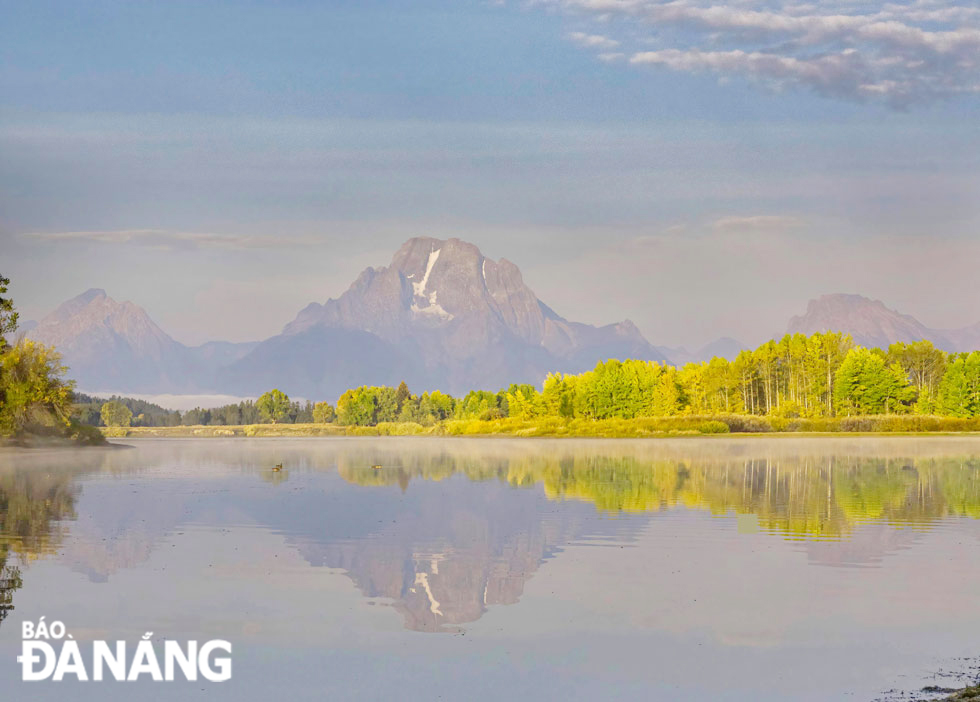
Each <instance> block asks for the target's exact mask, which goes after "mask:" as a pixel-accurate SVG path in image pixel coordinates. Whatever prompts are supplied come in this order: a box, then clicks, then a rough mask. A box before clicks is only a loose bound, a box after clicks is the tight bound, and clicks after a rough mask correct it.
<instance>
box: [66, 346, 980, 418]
mask: <svg viewBox="0 0 980 702" xmlns="http://www.w3.org/2000/svg"><path fill="white" fill-rule="evenodd" d="M83 397H84V396H83ZM84 399H85V400H86V403H82V404H80V410H79V411H80V413H81V421H83V422H85V423H90V424H94V425H99V424H101V425H106V426H177V425H240V424H258V423H269V422H272V423H308V422H313V423H329V422H335V423H337V424H341V425H347V426H376V425H378V424H382V423H395V422H402V423H415V424H420V425H422V426H431V425H433V424H437V423H439V422H442V421H444V420H448V419H465V420H470V419H473V420H494V419H503V418H507V417H512V418H516V419H520V420H530V419H535V418H545V417H557V418H566V419H595V420H600V419H616V418H618V419H634V418H642V417H682V416H713V415H749V416H760V417H774V418H775V417H778V418H785V419H793V418H821V417H862V416H868V415H938V416H945V417H963V418H969V417H978V416H980V352H976V351H975V352H972V353H946V352H944V351H942V350H940V349H937V348H936V347H935V346H934V345H933V344H932V343H931V342H929V341H919V342H915V343H895V344H892V345H891V346H890V347H889V348H888V349H887V350H882V349H875V348H872V349H867V348H863V347H860V346H856V345H855V344H854V342H853V341H852V339H851V337H850V336H848V335H846V334H842V333H836V332H826V333H817V334H813V335H810V336H806V335H803V334H794V335H786V336H784V337H783V338H782V339H779V340H772V341H769V342H767V343H765V344H763V345H761V346H760V347H758V348H757V349H755V350H753V351H743V352H741V353H740V354H739V355H738V356H737V357H736V358H735V359H734V360H732V361H728V360H726V359H724V358H717V357H716V358H713V359H711V360H710V361H706V362H702V363H688V364H686V365H684V366H681V367H675V366H671V365H668V364H661V363H657V362H654V361H637V360H626V361H619V360H616V359H610V360H606V361H600V362H599V363H597V364H596V366H595V367H594V368H593V369H592V370H590V371H586V372H584V373H578V374H562V373H552V374H549V375H548V376H547V377H546V378H545V380H544V383H543V384H542V386H541V387H540V389H539V388H538V387H535V386H534V385H530V384H512V385H510V386H509V387H507V388H502V389H500V390H498V391H496V392H493V391H488V390H472V391H470V392H468V393H467V394H466V395H464V396H463V397H453V396H452V395H449V394H447V393H443V392H440V391H438V390H433V391H431V392H423V393H421V394H415V393H412V392H411V391H410V390H409V388H408V386H407V385H406V384H405V383H404V382H402V383H400V384H399V385H398V386H397V387H390V386H368V385H365V386H361V387H358V388H352V389H350V390H347V391H346V392H344V394H343V395H341V396H340V398H339V399H338V400H337V403H336V406H334V405H331V404H329V403H327V402H317V403H311V402H306V403H305V404H302V405H301V404H300V403H299V402H295V401H291V400H290V399H289V397H288V396H287V395H286V394H285V393H282V392H281V391H279V390H271V391H269V392H267V393H265V394H264V395H262V396H261V397H260V398H258V400H256V401H254V402H253V401H250V400H249V401H244V402H240V403H238V404H231V405H225V406H223V407H216V408H212V409H201V408H197V409H194V410H190V411H188V412H185V413H183V414H182V413H180V412H174V411H169V410H165V409H163V408H161V407H158V406H156V405H150V404H149V403H145V402H142V401H139V400H132V399H128V398H111V399H110V400H108V401H100V400H96V399H93V398H84Z"/></svg>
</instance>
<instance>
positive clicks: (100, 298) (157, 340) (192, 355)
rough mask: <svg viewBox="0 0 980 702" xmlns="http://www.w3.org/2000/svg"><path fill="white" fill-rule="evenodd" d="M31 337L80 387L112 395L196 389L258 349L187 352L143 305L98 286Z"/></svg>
mask: <svg viewBox="0 0 980 702" xmlns="http://www.w3.org/2000/svg"><path fill="white" fill-rule="evenodd" d="M27 336H28V337H29V338H32V339H36V340H37V341H40V342H42V343H45V344H49V345H53V346H55V347H56V348H57V349H58V351H59V352H60V353H61V354H62V357H63V359H64V362H65V363H66V364H67V365H68V366H69V367H70V369H71V372H70V376H71V377H72V378H73V379H75V380H76V381H77V383H78V386H79V388H82V389H85V390H93V391H99V390H107V391H113V392H148V393H163V392H193V391H197V390H200V389H202V388H203V387H205V386H206V385H207V384H208V382H209V381H208V377H209V376H212V375H213V374H214V371H215V369H216V368H218V367H220V366H223V365H227V364H228V363H231V362H233V361H234V360H237V359H238V358H239V357H240V356H241V355H243V354H244V353H246V352H247V351H249V350H251V349H252V348H254V346H255V345H254V344H230V343H228V342H215V343H210V344H205V345H203V346H199V347H196V348H188V347H186V346H184V345H183V344H181V343H179V342H177V341H175V340H174V339H172V338H171V337H170V336H169V335H167V334H166V333H165V332H164V331H163V330H162V329H160V327H159V326H157V324H156V323H155V322H154V321H153V320H152V319H151V318H150V316H149V315H148V314H147V313H146V311H145V310H144V309H143V308H142V307H139V306H137V305H135V304H133V303H132V302H116V301H115V300H113V299H112V298H111V297H109V296H108V295H106V292H105V290H100V289H98V288H92V289H91V290H87V291H85V292H84V293H82V294H81V295H79V296H78V297H74V298H72V299H71V300H68V301H67V302H65V303H63V304H62V305H61V306H59V307H58V309H56V310H55V311H54V312H52V313H51V314H49V315H48V316H46V317H44V318H43V319H42V320H40V321H39V322H37V323H36V324H35V325H34V326H32V327H30V328H29V329H28V330H27Z"/></svg>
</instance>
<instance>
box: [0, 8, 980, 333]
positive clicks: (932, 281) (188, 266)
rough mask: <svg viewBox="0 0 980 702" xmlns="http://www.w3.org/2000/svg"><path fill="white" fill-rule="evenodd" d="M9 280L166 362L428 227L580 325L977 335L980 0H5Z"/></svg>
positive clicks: (28, 314) (2, 53) (3, 261)
mask: <svg viewBox="0 0 980 702" xmlns="http://www.w3.org/2000/svg"><path fill="white" fill-rule="evenodd" d="M0 16H2V17H3V18H4V19H3V21H2V22H0V272H2V273H3V274H4V275H6V276H8V277H10V278H11V279H12V281H13V284H12V286H11V292H12V294H13V295H14V297H15V301H16V303H17V304H18V307H19V308H20V309H21V311H22V314H23V317H24V318H25V319H30V318H37V317H40V316H43V315H44V314H46V313H47V312H49V311H50V310H51V309H52V308H53V307H55V306H56V305H57V304H59V303H60V302H62V301H63V300H65V299H67V298H69V297H71V296H74V295H76V294H78V293H80V292H82V291H83V290H85V289H87V288H89V287H102V288H105V289H106V290H107V292H108V293H109V294H110V295H111V296H112V297H115V298H116V299H119V300H124V299H128V300H132V301H134V302H136V303H138V304H140V305H142V306H143V307H145V308H146V309H147V310H148V311H149V312H150V314H151V315H152V316H153V317H154V319H156V320H157V322H158V323H160V325H161V326H162V327H163V328H164V329H165V330H166V331H168V332H169V333H170V334H171V335H173V336H174V337H175V338H177V339H178V340H180V341H183V342H185V343H199V342H202V341H205V340H209V339H230V340H248V339H258V338H264V337H266V336H269V335H271V334H274V333H276V332H278V331H279V330H280V328H281V327H282V326H283V324H285V323H286V322H287V321H289V320H290V319H291V318H292V317H293V316H294V315H295V314H296V312H297V311H298V310H299V309H300V308H301V307H303V306H305V305H306V304H307V303H309V302H311V301H313V300H316V301H321V302H322V301H324V300H326V299H327V298H328V297H335V296H337V295H339V294H340V293H342V292H343V291H344V290H345V289H346V287H347V286H348V285H349V284H350V282H351V281H352V280H353V279H354V278H355V277H356V275H357V273H358V272H359V271H360V270H361V269H362V268H364V267H365V266H367V265H375V266H380V265H387V263H388V262H389V260H390V258H391V255H392V253H393V252H394V250H395V249H396V248H397V247H398V246H399V245H400V244H401V243H402V242H403V241H404V240H405V239H407V238H409V237H411V236H416V235H430V236H439V237H448V236H457V237H460V238H462V239H466V240H469V241H472V242H474V243H476V244H477V245H478V246H480V247H481V248H482V249H483V251H484V253H486V254H487V255H489V256H492V257H494V258H499V257H506V258H508V259H510V260H512V261H514V262H515V263H517V264H518V265H519V266H520V267H521V269H522V271H523V272H524V275H525V278H526V280H527V281H528V283H529V284H530V285H531V287H532V288H533V289H534V290H535V291H536V292H537V293H538V295H539V297H541V299H542V300H544V301H545V302H546V303H548V304H549V305H551V306H552V307H553V308H554V309H556V310H557V311H558V312H559V313H561V314H564V315H566V316H568V317H570V318H572V319H576V320H581V321H587V322H593V323H607V322H612V321H617V320H619V319H622V318H626V317H628V318H630V319H632V320H633V321H635V322H636V323H637V324H638V325H639V326H640V328H641V329H642V331H643V332H644V333H645V334H646V336H647V337H648V338H649V339H650V341H651V342H653V343H655V344H663V345H678V344H685V345H688V346H691V347H695V346H698V345H700V344H702V343H705V342H707V341H710V340H711V339H714V338H716V337H719V336H722V335H730V336H735V337H736V338H739V339H741V340H743V341H745V342H747V343H751V344H754V343H757V342H759V341H761V340H763V339H764V338H767V337H769V336H770V335H772V334H774V333H779V332H781V331H782V330H783V329H784V328H785V325H786V321H787V319H788V317H789V316H791V315H792V314H795V313H798V312H800V311H802V310H803V309H804V308H805V304H806V301H807V299H809V298H810V297H813V296H816V295H819V294H822V293H827V292H857V293H862V294H866V295H869V296H872V297H876V298H880V299H882V300H884V301H885V302H886V303H887V304H888V305H889V306H892V307H895V308H898V309H900V310H901V311H904V312H907V313H910V314H913V315H915V316H917V317H919V318H920V319H921V320H922V321H923V322H925V323H926V324H929V325H932V326H940V327H941V326H961V325H965V324H970V323H975V322H978V321H980V306H978V305H977V302H978V300H980V276H978V274H977V270H978V264H980V118H978V115H980V8H978V7H977V6H976V4H975V3H974V2H972V0H971V1H970V2H967V0H913V1H909V0H905V1H903V2H894V3H883V2H866V1H863V0H811V1H810V2H807V3H805V4H804V3H802V2H800V3H796V2H789V1H786V0H536V1H534V0H532V1H528V2H481V1H479V0H472V1H471V0H455V1H452V2H451V1H449V0H444V1H437V0H416V1H415V2H411V3H406V2H394V1H390V2H382V1H380V0H359V1H358V2H356V3H354V2H312V1H311V2H301V1H296V2H287V1H281V2H254V3H250V2H242V1H240V0H239V1H236V2H227V3H223V2H207V3H203V2H186V3H185V2H176V1H171V2H166V3H160V2H125V3H124V2H99V1H91V0H90V1H88V2H85V3H72V2H50V3H49V2H44V1H43V0H33V1H32V2H30V3H23V2H7V1H6V0H0Z"/></svg>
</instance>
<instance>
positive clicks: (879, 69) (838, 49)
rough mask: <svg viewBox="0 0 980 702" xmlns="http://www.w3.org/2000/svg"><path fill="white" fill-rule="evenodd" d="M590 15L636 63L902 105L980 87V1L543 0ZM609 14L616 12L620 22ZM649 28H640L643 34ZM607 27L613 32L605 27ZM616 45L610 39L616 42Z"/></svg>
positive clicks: (584, 40) (581, 35)
mask: <svg viewBox="0 0 980 702" xmlns="http://www.w3.org/2000/svg"><path fill="white" fill-rule="evenodd" d="M538 4H544V5H550V6H558V7H559V8H561V9H563V10H565V11H568V12H573V13H576V14H578V15H584V16H586V17H587V18H590V19H591V20H593V21H595V22H596V23H597V24H598V23H601V24H602V25H603V27H604V29H606V30H610V29H613V28H616V27H618V28H620V29H622V30H623V31H624V36H625V37H627V38H624V39H622V40H617V39H614V38H611V37H608V36H606V35H605V34H603V35H591V34H587V33H585V32H577V33H576V34H575V35H574V37H573V38H575V40H576V41H577V43H580V44H582V45H584V46H588V47H590V48H592V47H601V48H605V47H604V46H603V45H601V44H598V43H597V44H590V43H588V40H590V39H594V40H595V41H597V42H598V41H600V40H601V41H602V42H616V43H617V45H622V46H623V48H622V49H621V50H620V52H626V51H627V46H626V45H627V44H629V43H630V41H629V39H628V37H633V38H634V39H633V41H634V42H635V43H647V42H652V43H653V44H654V46H655V48H654V49H651V50H645V51H644V50H636V49H635V48H634V50H633V51H631V52H629V53H630V63H631V64H633V65H643V64H646V65H655V66H661V67H664V68H667V69H670V70H674V71H681V72H711V73H715V74H717V75H719V76H720V77H728V76H744V77H747V78H750V79H753V80H756V81H758V82H761V83H763V84H765V85H767V86H769V87H771V88H776V89H784V88H787V87H795V86H802V87H807V88H810V89H813V90H816V91H818V92H820V93H822V94H825V95H831V96H836V97H843V98H847V99H852V100H881V101H884V102H886V103H888V104H891V105H893V106H897V107H906V106H908V105H911V104H914V103H917V102H925V101H929V100H934V99H937V98H943V97H949V96H952V95H957V94H976V93H980V77H978V76H980V8H977V7H974V6H972V5H967V4H966V3H965V2H964V1H963V0H913V1H912V2H908V3H905V4H897V3H890V4H880V3H876V2H865V1H862V0H856V1H854V2H847V3H841V2H839V0H818V1H817V2H812V3H808V4H798V3H795V2H792V1H791V0H727V1H725V0H721V1H719V0H539V2H538ZM611 20H619V22H618V23H617V22H613V21H611ZM651 32H652V33H653V35H652V37H650V36H646V37H645V38H642V39H640V38H637V37H640V36H641V35H649V34H650V33H651ZM607 33H608V32H607ZM610 46H611V45H610Z"/></svg>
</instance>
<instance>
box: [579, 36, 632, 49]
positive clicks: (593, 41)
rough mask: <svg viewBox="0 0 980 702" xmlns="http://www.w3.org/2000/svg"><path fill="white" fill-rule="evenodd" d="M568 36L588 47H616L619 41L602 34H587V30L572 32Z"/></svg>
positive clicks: (580, 44)
mask: <svg viewBox="0 0 980 702" xmlns="http://www.w3.org/2000/svg"><path fill="white" fill-rule="evenodd" d="M568 38H569V39H571V40H572V41H573V42H575V43H576V44H578V45H579V46H584V47H585V48H587V49H615V48H616V47H617V46H619V42H618V41H616V40H615V39H610V38H609V37H604V36H602V35H601V34H586V33H585V32H572V33H571V34H569V35H568Z"/></svg>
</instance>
